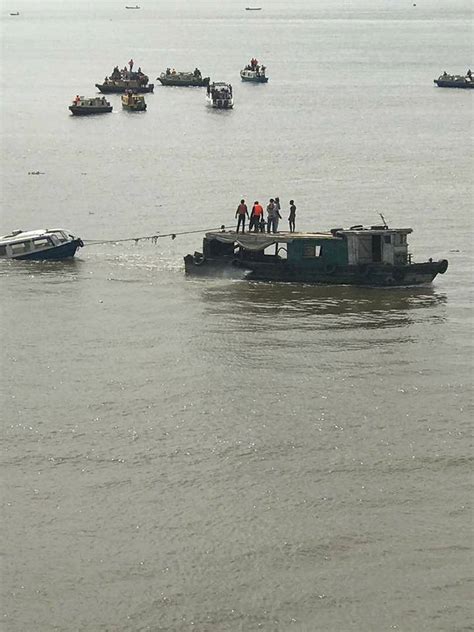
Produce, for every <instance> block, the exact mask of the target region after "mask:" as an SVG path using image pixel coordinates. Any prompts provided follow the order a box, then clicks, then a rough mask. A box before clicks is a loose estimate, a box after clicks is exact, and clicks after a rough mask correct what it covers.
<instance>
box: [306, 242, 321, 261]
mask: <svg viewBox="0 0 474 632" xmlns="http://www.w3.org/2000/svg"><path fill="white" fill-rule="evenodd" d="M321 251H322V247H321V246H319V245H318V246H316V245H314V244H304V246H303V258H304V259H311V258H312V257H320V256H321Z"/></svg>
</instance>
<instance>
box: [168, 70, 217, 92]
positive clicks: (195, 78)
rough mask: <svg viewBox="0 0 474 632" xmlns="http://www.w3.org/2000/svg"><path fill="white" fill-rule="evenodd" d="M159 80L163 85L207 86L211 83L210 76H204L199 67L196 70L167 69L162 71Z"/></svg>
mask: <svg viewBox="0 0 474 632" xmlns="http://www.w3.org/2000/svg"><path fill="white" fill-rule="evenodd" d="M157 80H158V81H159V82H160V83H161V85H163V86H181V87H191V86H196V87H200V88H201V87H206V86H208V85H209V81H210V79H209V77H203V76H202V74H201V71H200V70H199V68H196V69H195V70H194V72H176V70H171V69H170V68H167V69H166V72H162V73H161V75H160V76H159V77H157Z"/></svg>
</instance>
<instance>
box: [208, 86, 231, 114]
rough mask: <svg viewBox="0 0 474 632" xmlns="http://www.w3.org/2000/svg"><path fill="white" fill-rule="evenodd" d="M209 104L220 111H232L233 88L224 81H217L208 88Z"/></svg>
mask: <svg viewBox="0 0 474 632" xmlns="http://www.w3.org/2000/svg"><path fill="white" fill-rule="evenodd" d="M206 99H207V104H208V105H209V106H210V107H212V108H216V109H218V110H231V109H232V108H233V107H234V97H233V93H232V86H231V85H230V83H225V82H224V81H215V82H213V83H211V84H210V85H208V86H207V95H206Z"/></svg>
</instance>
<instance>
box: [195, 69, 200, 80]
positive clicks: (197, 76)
mask: <svg viewBox="0 0 474 632" xmlns="http://www.w3.org/2000/svg"><path fill="white" fill-rule="evenodd" d="M194 76H195V77H196V79H199V78H200V77H201V71H200V70H199V68H195V69H194Z"/></svg>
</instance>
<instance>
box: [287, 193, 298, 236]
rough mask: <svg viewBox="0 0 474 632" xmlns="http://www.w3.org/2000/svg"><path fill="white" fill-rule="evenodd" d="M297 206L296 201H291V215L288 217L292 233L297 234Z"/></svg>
mask: <svg viewBox="0 0 474 632" xmlns="http://www.w3.org/2000/svg"><path fill="white" fill-rule="evenodd" d="M295 221H296V206H295V201H294V200H290V214H289V215H288V224H289V225H290V233H294V232H295Z"/></svg>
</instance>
